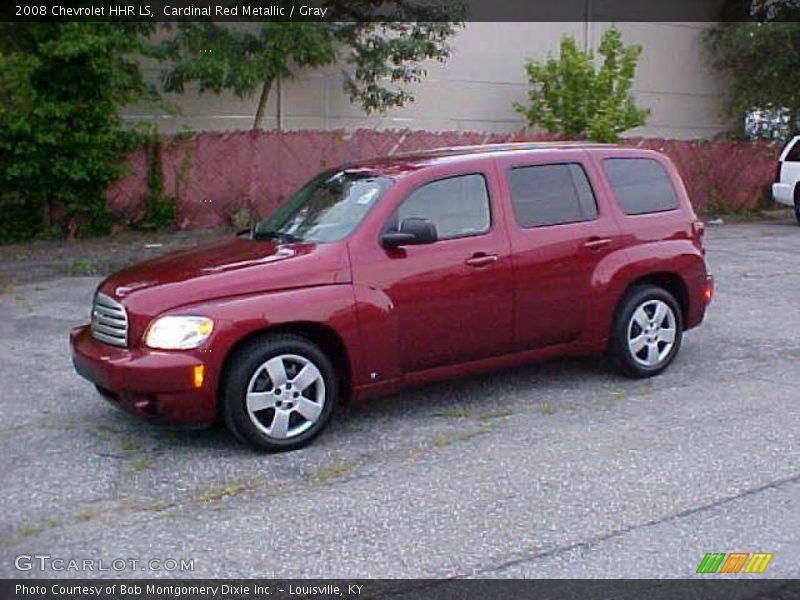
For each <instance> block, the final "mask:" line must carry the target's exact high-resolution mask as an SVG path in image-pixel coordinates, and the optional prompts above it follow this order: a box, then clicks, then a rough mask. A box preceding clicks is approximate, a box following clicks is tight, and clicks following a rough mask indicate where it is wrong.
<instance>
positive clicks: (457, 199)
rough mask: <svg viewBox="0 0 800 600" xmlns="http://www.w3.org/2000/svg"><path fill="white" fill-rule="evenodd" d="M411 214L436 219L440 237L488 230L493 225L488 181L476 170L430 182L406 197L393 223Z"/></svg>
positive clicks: (465, 234)
mask: <svg viewBox="0 0 800 600" xmlns="http://www.w3.org/2000/svg"><path fill="white" fill-rule="evenodd" d="M411 217H417V218H422V219H429V220H430V221H432V222H433V224H434V225H436V232H437V234H438V236H439V239H440V240H446V239H452V238H458V237H466V236H470V235H478V234H481V233H486V232H487V231H489V227H490V225H491V213H490V210H489V192H488V191H487V189H486V180H485V179H484V178H483V175H479V174H477V173H476V174H470V175H459V176H456V177H450V178H448V179H441V180H439V181H433V182H431V183H426V184H425V185H423V186H421V187H419V188H417V189H416V190H414V191H413V192H411V194H410V195H409V196H408V197H407V198H406V199H405V200H403V203H402V204H401V205H400V206H399V207H398V209H397V213H396V214H395V216H394V218H393V221H394V222H393V223H392V225H391V226H392V227H393V228H397V227H398V226H399V224H400V223H401V222H402V221H403V219H408V218H411Z"/></svg>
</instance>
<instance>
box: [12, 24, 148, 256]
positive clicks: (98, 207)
mask: <svg viewBox="0 0 800 600" xmlns="http://www.w3.org/2000/svg"><path fill="white" fill-rule="evenodd" d="M150 31H151V28H150V26H149V25H146V24H140V23H122V24H119V23H3V24H0V215H2V216H1V217H0V241H6V242H7V241H20V240H24V239H30V238H31V237H33V236H35V235H37V234H40V233H48V234H51V233H53V232H54V229H58V230H61V232H63V231H64V229H65V228H66V230H67V231H68V232H69V233H71V234H74V233H76V232H77V230H78V229H80V230H81V231H83V232H86V233H101V232H104V231H106V230H107V229H108V227H109V225H110V218H109V216H108V214H107V212H106V200H105V195H104V194H105V190H106V188H107V187H108V185H109V184H111V183H112V182H113V181H114V180H116V179H117V178H118V177H119V176H120V175H121V174H122V169H123V167H122V160H123V159H124V158H125V156H126V155H127V153H128V152H129V151H130V150H131V149H132V148H133V147H134V145H135V143H136V139H137V136H136V135H135V134H134V133H133V132H131V131H124V130H122V129H121V127H120V120H119V117H118V116H117V108H118V107H119V106H120V105H123V104H127V103H130V102H133V101H136V100H139V99H141V98H144V97H146V96H147V95H148V94H149V90H148V88H147V86H146V85H145V83H144V81H143V80H142V77H141V75H140V72H139V69H138V67H137V66H136V64H135V63H134V62H133V61H131V60H130V59H129V58H127V56H128V55H130V54H131V53H134V52H137V51H139V50H141V49H142V48H143V40H144V39H145V37H146V35H147V34H149V33H150ZM56 215H60V217H61V218H59V219H57V220H58V221H59V224H58V225H53V222H54V216H56Z"/></svg>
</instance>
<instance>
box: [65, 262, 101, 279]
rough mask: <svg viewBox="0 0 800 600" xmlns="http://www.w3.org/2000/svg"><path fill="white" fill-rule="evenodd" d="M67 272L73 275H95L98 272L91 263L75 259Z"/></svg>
mask: <svg viewBox="0 0 800 600" xmlns="http://www.w3.org/2000/svg"><path fill="white" fill-rule="evenodd" d="M69 272H70V273H72V274H73V275H97V273H98V272H99V271H98V269H97V267H96V266H95V264H94V263H93V262H92V261H90V260H86V259H85V258H76V259H75V260H73V261H72V262H71V263H70V265H69Z"/></svg>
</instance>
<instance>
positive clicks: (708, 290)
mask: <svg viewBox="0 0 800 600" xmlns="http://www.w3.org/2000/svg"><path fill="white" fill-rule="evenodd" d="M712 298H714V276H713V275H706V287H705V289H704V290H703V299H704V300H705V301H706V304H709V303H710V302H711V299H712Z"/></svg>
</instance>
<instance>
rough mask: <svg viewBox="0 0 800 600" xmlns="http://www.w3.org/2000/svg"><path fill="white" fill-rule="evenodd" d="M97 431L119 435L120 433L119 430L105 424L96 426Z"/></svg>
mask: <svg viewBox="0 0 800 600" xmlns="http://www.w3.org/2000/svg"><path fill="white" fill-rule="evenodd" d="M97 431H99V432H100V433H119V432H120V430H119V429H117V428H115V427H112V426H111V425H106V424H105V423H100V425H98V426H97Z"/></svg>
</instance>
